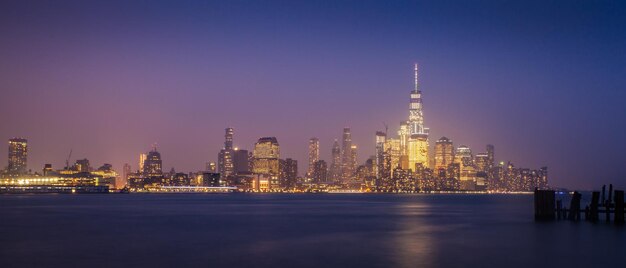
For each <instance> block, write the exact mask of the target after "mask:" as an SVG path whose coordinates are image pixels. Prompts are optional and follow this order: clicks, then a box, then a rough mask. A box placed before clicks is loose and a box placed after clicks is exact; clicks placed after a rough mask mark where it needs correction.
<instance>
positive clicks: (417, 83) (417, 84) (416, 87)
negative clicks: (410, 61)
mask: <svg viewBox="0 0 626 268" xmlns="http://www.w3.org/2000/svg"><path fill="white" fill-rule="evenodd" d="M418 78H419V72H418V67H417V63H415V91H417V90H418V89H419V80H418Z"/></svg>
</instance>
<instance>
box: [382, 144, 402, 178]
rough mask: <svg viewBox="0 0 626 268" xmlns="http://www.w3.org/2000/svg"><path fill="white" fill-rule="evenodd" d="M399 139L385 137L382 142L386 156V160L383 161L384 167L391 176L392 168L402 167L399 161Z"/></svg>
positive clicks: (400, 151) (400, 149) (400, 152)
mask: <svg viewBox="0 0 626 268" xmlns="http://www.w3.org/2000/svg"><path fill="white" fill-rule="evenodd" d="M400 144H401V140H400V139H390V138H387V139H386V140H385V144H384V150H385V156H386V157H387V161H386V162H385V167H384V169H385V170H386V171H388V172H390V174H389V176H390V177H393V176H394V175H393V173H394V170H396V169H397V168H402V163H401V154H402V148H401V145H400Z"/></svg>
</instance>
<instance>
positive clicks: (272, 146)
mask: <svg viewBox="0 0 626 268" xmlns="http://www.w3.org/2000/svg"><path fill="white" fill-rule="evenodd" d="M279 158H280V147H279V145H278V140H276V138H275V137H263V138H260V139H259V140H258V141H257V142H256V143H255V144H254V151H253V160H252V172H253V173H255V174H260V175H266V176H268V177H269V180H270V182H269V183H270V187H271V188H272V189H274V188H278V187H279V186H280V184H279V181H278V175H279V173H280V167H279V161H278V159H279Z"/></svg>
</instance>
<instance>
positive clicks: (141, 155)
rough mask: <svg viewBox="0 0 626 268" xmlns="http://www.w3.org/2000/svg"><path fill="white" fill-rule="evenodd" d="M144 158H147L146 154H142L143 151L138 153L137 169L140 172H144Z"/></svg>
mask: <svg viewBox="0 0 626 268" xmlns="http://www.w3.org/2000/svg"><path fill="white" fill-rule="evenodd" d="M146 158H148V155H147V154H144V153H141V154H139V165H137V166H138V167H139V169H138V171H139V173H141V174H143V173H144V164H145V163H146Z"/></svg>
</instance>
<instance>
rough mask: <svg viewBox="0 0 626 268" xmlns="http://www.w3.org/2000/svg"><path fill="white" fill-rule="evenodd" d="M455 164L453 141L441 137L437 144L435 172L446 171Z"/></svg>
mask: <svg viewBox="0 0 626 268" xmlns="http://www.w3.org/2000/svg"><path fill="white" fill-rule="evenodd" d="M453 162H454V146H453V145H452V141H451V140H450V139H448V138H446V137H441V138H440V139H439V140H437V142H436V143H435V171H437V172H438V171H439V170H446V169H447V168H448V166H449V165H450V164H452V163H453Z"/></svg>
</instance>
